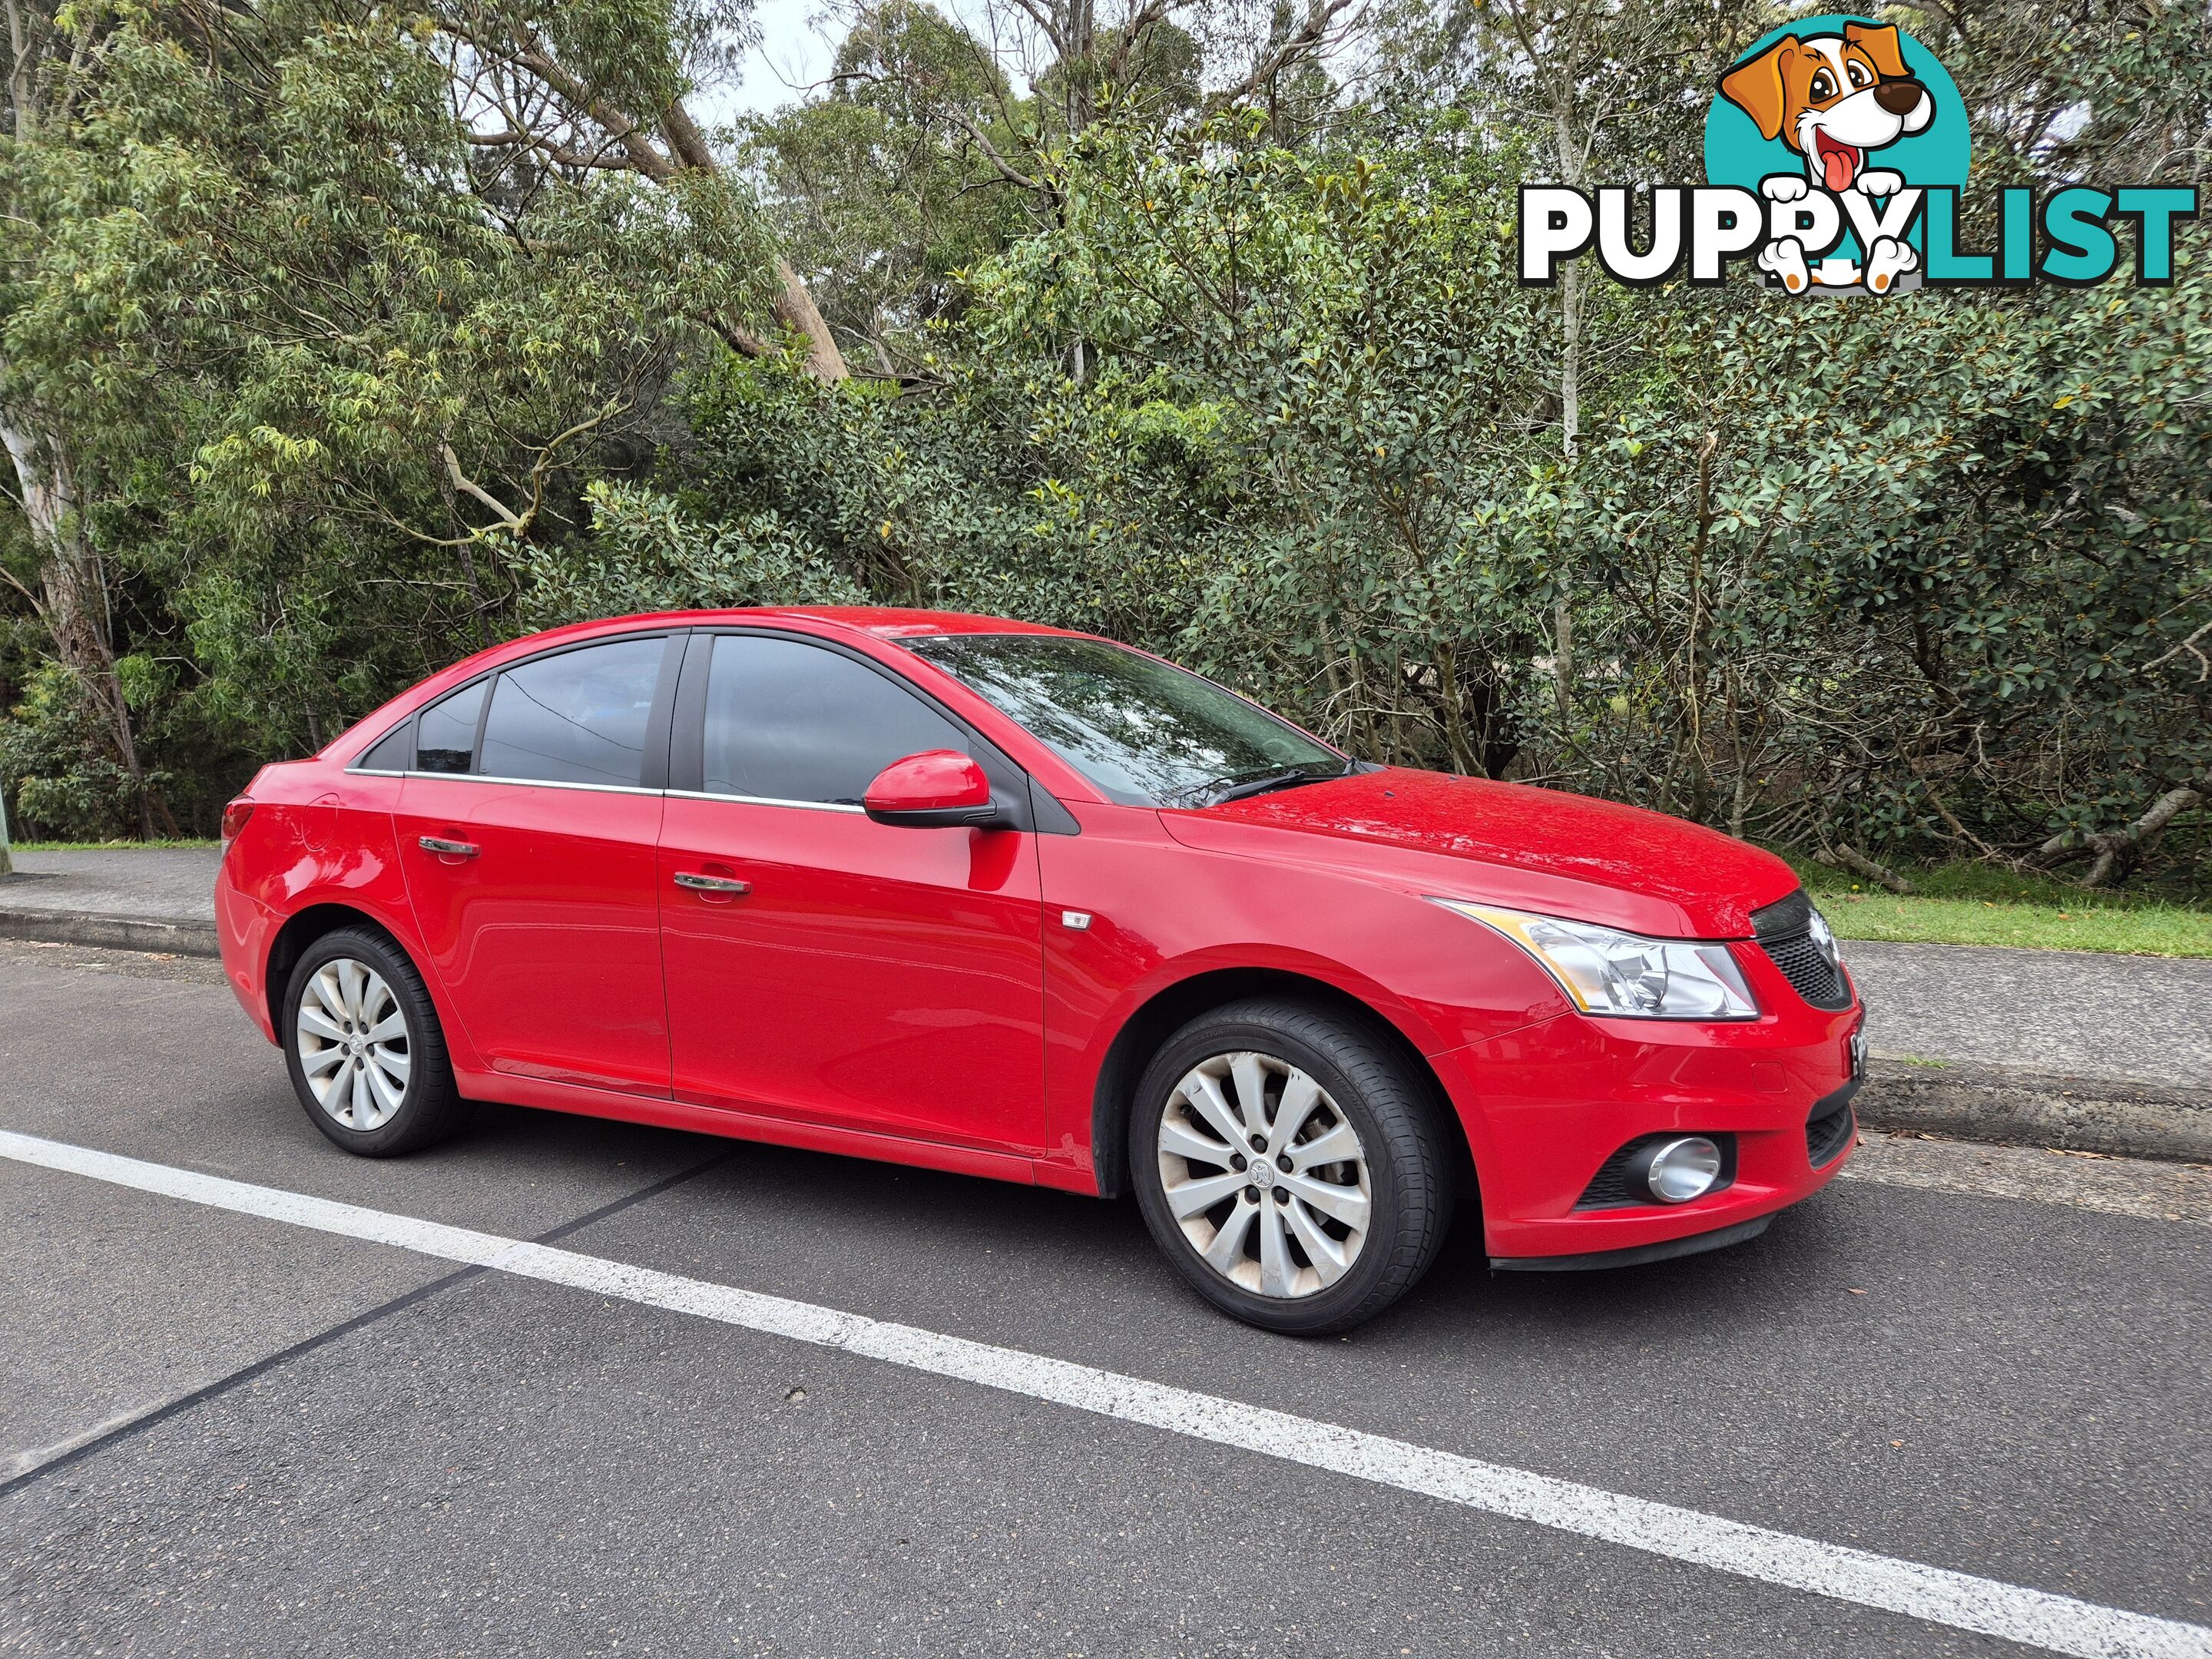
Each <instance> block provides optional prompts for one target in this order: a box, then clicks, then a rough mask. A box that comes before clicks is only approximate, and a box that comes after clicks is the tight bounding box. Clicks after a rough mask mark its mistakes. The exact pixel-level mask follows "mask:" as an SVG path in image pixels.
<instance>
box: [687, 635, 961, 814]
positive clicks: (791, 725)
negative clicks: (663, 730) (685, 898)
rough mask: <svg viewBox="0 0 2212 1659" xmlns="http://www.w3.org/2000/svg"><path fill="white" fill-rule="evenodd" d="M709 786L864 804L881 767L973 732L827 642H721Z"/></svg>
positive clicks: (711, 678) (711, 706)
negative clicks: (862, 800) (825, 646)
mask: <svg viewBox="0 0 2212 1659" xmlns="http://www.w3.org/2000/svg"><path fill="white" fill-rule="evenodd" d="M704 735H705V739H706V743H705V753H704V759H705V762H706V769H705V772H706V781H705V785H704V787H705V788H706V790H707V793H709V794H714V795H750V796H752V797H754V798H756V799H763V800H789V801H815V802H824V803H831V804H835V805H845V806H857V805H860V796H861V794H862V793H863V792H865V791H866V788H867V787H868V785H869V784H870V783H871V782H872V781H873V780H874V778H875V775H876V774H877V773H878V772H880V771H882V770H883V769H884V768H885V767H886V766H889V765H890V763H892V762H893V761H895V760H899V759H902V758H903V757H906V756H908V755H913V754H918V753H920V752H921V750H925V749H957V750H960V752H961V753H963V754H966V753H969V749H970V745H969V741H968V734H967V733H966V732H963V731H962V730H961V729H960V728H959V727H958V726H955V725H954V724H953V723H952V722H951V720H947V719H945V716H944V715H942V714H939V713H938V712H937V711H936V710H935V709H934V708H931V707H930V706H929V705H928V704H927V703H926V702H923V701H922V700H921V698H920V697H918V696H915V695H914V694H913V693H912V692H910V691H907V690H902V689H901V688H900V687H899V685H898V684H896V682H895V681H893V680H891V679H890V678H887V677H885V676H884V675H882V674H879V673H878V672H877V671H875V670H874V669H872V668H870V667H867V666H866V665H864V664H861V663H858V662H855V661H854V660H853V659H851V658H850V657H847V656H843V655H841V654H840V653H837V652H835V651H827V650H824V649H823V648H822V647H819V646H814V645H801V644H799V643H798V642H797V641H792V640H773V639H766V638H763V637H760V636H758V635H722V636H721V637H720V638H718V639H717V640H716V641H714V662H713V665H712V666H711V668H710V669H709V671H708V675H707V721H706V732H705V734H704Z"/></svg>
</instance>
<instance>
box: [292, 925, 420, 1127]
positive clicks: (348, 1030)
mask: <svg viewBox="0 0 2212 1659" xmlns="http://www.w3.org/2000/svg"><path fill="white" fill-rule="evenodd" d="M293 1030H294V1036H295V1040H296V1041H297V1042H298V1045H299V1051H300V1071H301V1075H303V1076H304V1077H305V1078H306V1079H307V1088H308V1091H310V1092H311V1093H312V1094H313V1096H314V1097H315V1103H316V1104H317V1105H319V1106H320V1107H321V1108H322V1109H323V1110H324V1111H325V1113H326V1114H328V1115H329V1116H330V1118H331V1121H332V1122H334V1123H337V1124H339V1125H341V1126H343V1127H345V1128H349V1129H353V1130H356V1131H366V1130H369V1129H375V1128H380V1127H383V1126H384V1125H385V1124H386V1123H387V1122H389V1121H391V1118H392V1114H393V1113H394V1112H397V1111H398V1109H399V1107H400V1103H402V1102H403V1101H404V1100H405V1099H406V1097H407V1077H408V1069H409V1048H410V1045H409V1042H408V1036H407V1016H406V1015H405V1013H404V1012H402V1011H401V1009H400V1006H399V999H398V997H397V996H395V995H393V994H392V987H391V986H389V985H387V984H386V982H385V980H384V975H381V974H380V973H378V972H377V971H376V969H374V968H372V967H370V966H369V965H368V963H365V962H361V961H358V960H356V958H354V957H331V960H330V961H328V962H326V963H323V964H322V966H321V967H319V968H318V969H316V970H315V971H314V972H313V974H312V975H309V976H308V979H307V984H306V985H305V986H304V987H301V993H300V1012H299V1015H298V1017H297V1018H296V1019H295V1022H294V1027H293Z"/></svg>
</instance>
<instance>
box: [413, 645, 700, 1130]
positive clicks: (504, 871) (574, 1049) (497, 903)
mask: <svg viewBox="0 0 2212 1659" xmlns="http://www.w3.org/2000/svg"><path fill="white" fill-rule="evenodd" d="M678 649H680V639H679V641H678ZM675 654H678V651H677V650H671V645H670V641H669V638H668V637H667V636H665V635H651V636H646V637H625V638H622V639H617V640H608V641H595V642H593V643H592V644H588V645H585V646H580V647H570V648H568V649H567V650H563V651H559V652H555V653H550V654H548V655H545V656H542V657H534V658H531V659H528V660H526V661H525V662H522V663H519V664H517V665H514V666H513V667H510V668H508V669H507V670H505V671H503V672H501V673H499V674H497V675H494V676H490V677H488V678H485V679H483V680H481V681H478V682H477V683H476V684H473V685H471V686H465V687H463V688H462V689H461V690H459V691H456V692H454V693H453V694H452V695H451V696H448V697H447V698H446V699H444V700H443V701H442V702H439V703H436V704H434V705H433V706H432V707H431V708H428V709H426V710H424V711H423V713H422V716H421V718H420V720H418V721H417V725H416V763H415V767H414V769H412V770H410V773H409V775H408V778H407V781H406V782H405V783H404V785H403V786H402V787H401V791H400V798H399V808H398V813H397V815H396V816H397V820H398V829H399V847H400V857H401V859H402V860H404V865H405V868H406V872H407V886H408V893H409V896H410V898H411V899H412V901H413V902H414V906H415V915H416V922H417V924H418V926H419V927H420V928H421V930H422V939H423V941H424V944H425V945H426V946H427V948H428V956H429V959H430V967H431V969H432V971H433V972H435V974H436V975H437V976H438V977H439V979H440V980H441V981H443V983H444V985H445V987H446V991H447V996H448V998H449V1000H450V1001H451V1002H452V1004H453V1008H454V1010H455V1012H457V1013H458V1014H459V1018H460V1022H461V1024H462V1026H463V1028H464V1029H465V1030H466V1031H467V1033H468V1036H469V1037H470V1039H471V1042H473V1043H474V1045H475V1046H476V1048H477V1050H478V1052H479V1053H481V1054H483V1056H484V1059H485V1060H486V1062H487V1063H488V1064H489V1066H491V1068H492V1069H493V1070H494V1071H496V1072H504V1073H510V1074H512V1075H514V1076H519V1077H529V1078H536V1079H543V1080H545V1081H550V1082H556V1083H579V1084H586V1085H592V1086H595V1087H599V1088H612V1089H619V1090H622V1091H625V1092H629V1093H633V1094H647V1095H659V1096H662V1097H665V1096H666V1095H667V1093H668V1024H667V1014H666V1008H665V1004H664V1002H663V1000H662V996H661V975H660V919H659V890H658V887H657V885H656V884H655V880H654V876H655V868H654V859H655V848H656V846H657V843H658V842H659V835H660V820H661V810H662V799H661V794H660V788H659V785H660V782H661V781H662V775H663V773H664V772H665V764H666V751H667V714H666V708H665V699H663V700H661V702H659V705H658V706H657V705H656V693H657V691H658V689H659V685H660V683H661V678H662V676H661V672H660V669H661V662H662V659H663V658H664V657H672V656H674V655H675ZM673 678H674V676H673V672H672V670H671V673H670V675H669V676H668V679H669V681H670V683H671V684H670V689H671V693H672V689H673V687H672V682H673ZM655 744H658V745H659V751H660V752H659V759H658V760H649V757H650V754H651V750H652V749H653V746H654V745H655Z"/></svg>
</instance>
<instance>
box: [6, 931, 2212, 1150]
mask: <svg viewBox="0 0 2212 1659" xmlns="http://www.w3.org/2000/svg"><path fill="white" fill-rule="evenodd" d="M0 939H27V940H31V941H34V942H38V943H43V944H55V945H92V946H95V947H100V948H104V949H107V950H118V951H170V952H173V953H174V954H176V955H179V956H194V957H214V956H218V955H220V954H221V951H220V949H219V947H218V945H217V942H216V929H215V924H214V922H212V921H182V920H173V919H169V918H165V917H156V916H139V915H108V914H100V913H94V912H66V911H58V910H33V909H29V908H7V907H0ZM1854 1104H1855V1105H1856V1107H1857V1111H1858V1115H1859V1121H1860V1122H1861V1123H1863V1124H1864V1125H1865V1126H1866V1127H1868V1128H1870V1129H1891V1130H1895V1129H1905V1130H1917V1131H1919V1132H1920V1133H1925V1134H1932V1135H1942V1136H1944V1137H1946V1138H1948V1139H1956V1140H1980V1141H1989V1142H1993V1143H1995V1144H1996V1145H1999V1146H2057V1147H2062V1148H2064V1149H2065V1150H2067V1151H2069V1152H2105V1153H2108V1154H2110V1155H2112V1156H2113V1157H2117V1158H2168V1159H2179V1160H2180V1161H2183V1162H2185V1163H2193V1164H2212V1088H2203V1089H2195V1088H2175V1087H2172V1086H2171V1085H2164V1084H2152V1083H2137V1082H2130V1081H2126V1080H2122V1079H2106V1078H2087V1077H2074V1076H2067V1075H2063V1074H2058V1073H2045V1072H2032V1071H2027V1070H2022V1069H2018V1068H2015V1067H2008V1066H1990V1065H1986V1064H1982V1063H1978V1062H1974V1061H1923V1060H1895V1059H1885V1058H1883V1057H1881V1056H1879V1055H1877V1056H1875V1058H1874V1059H1873V1060H1871V1061H1869V1065H1868V1075H1867V1080H1866V1085H1865V1086H1864V1087H1863V1088H1862V1089H1861V1090H1860V1091H1859V1093H1858V1097H1857V1100H1856V1101H1855V1102H1854Z"/></svg>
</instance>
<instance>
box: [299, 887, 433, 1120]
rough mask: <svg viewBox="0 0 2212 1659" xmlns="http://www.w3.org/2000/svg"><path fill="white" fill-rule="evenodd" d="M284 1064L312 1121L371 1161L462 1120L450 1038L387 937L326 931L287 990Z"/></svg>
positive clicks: (410, 966)
mask: <svg viewBox="0 0 2212 1659" xmlns="http://www.w3.org/2000/svg"><path fill="white" fill-rule="evenodd" d="M279 1030H280V1034H281V1035H282V1036H283V1042H284V1064H285V1068H286V1069H287V1070H288V1071H289V1072H290V1073H291V1074H292V1088H293V1091H294V1092H295V1093H296V1094H297V1095H298V1096H299V1097H300V1103H301V1105H302V1106H304V1107H306V1108H307V1115H308V1116H309V1117H310V1118H311V1119H313V1121H314V1125H315V1127H317V1128H318V1129H320V1130H321V1131H322V1132H323V1133H325V1134H326V1135H328V1136H329V1137H330V1138H331V1139H332V1140H333V1141H335V1142H336V1143H337V1145H339V1146H343V1147H344V1148H345V1149H346V1151H348V1152H357V1153H359V1154H360V1155H361V1156H362V1157H363V1158H392V1157H396V1156H397V1155H398V1154H399V1153H401V1152H414V1151H416V1149H417V1148H418V1147H422V1146H428V1145H430V1144H431V1142H433V1141H435V1140H438V1139H442V1138H443V1137H444V1136H446V1135H447V1134H449V1133H452V1132H453V1128H454V1127H455V1126H456V1125H457V1123H458V1122H459V1118H460V1109H461V1100H460V1097H459V1095H458V1094H457V1093H455V1092H454V1089H453V1066H452V1064H451V1062H450V1061H449V1060H447V1056H446V1037H445V1033H444V1031H443V1030H441V1029H440V1027H439V1024H438V1012H437V1010H436V1009H435V1008H434V1007H433V1006H431V1003H430V994H429V993H428V991H427V990H425V989H424V988H423V985H422V975H420V974H418V973H416V971H415V964H414V963H411V962H410V961H409V960H408V959H407V954H406V952H405V951H402V950H401V949H400V948H399V947H398V945H395V944H394V943H393V942H392V939H390V938H389V937H388V936H386V934H384V933H380V932H378V931H376V930H374V929H373V928H368V927H345V928H341V929H339V930H338V931H337V932H336V933H325V934H324V935H323V936H322V938H320V939H317V940H316V941H315V942H314V943H313V945H309V946H308V947H307V951H306V952H305V954H303V955H302V956H301V958H300V960H299V961H298V963H295V965H294V967H293V969H292V977H291V981H290V982H289V984H288V985H287V986H286V987H285V989H284V1009H283V1024H282V1026H281V1027H280V1028H279Z"/></svg>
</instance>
